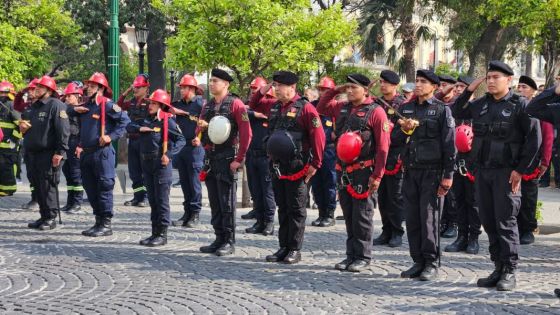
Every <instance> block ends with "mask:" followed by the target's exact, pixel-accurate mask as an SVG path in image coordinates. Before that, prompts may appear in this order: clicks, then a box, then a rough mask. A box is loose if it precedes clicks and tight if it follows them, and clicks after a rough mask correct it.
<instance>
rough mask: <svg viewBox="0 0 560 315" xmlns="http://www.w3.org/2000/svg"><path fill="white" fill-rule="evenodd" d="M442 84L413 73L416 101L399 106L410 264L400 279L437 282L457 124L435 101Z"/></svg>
mask: <svg viewBox="0 0 560 315" xmlns="http://www.w3.org/2000/svg"><path fill="white" fill-rule="evenodd" d="M439 83H440V81H439V78H438V76H437V75H435V74H434V73H433V72H432V71H430V70H418V71H417V72H416V88H415V90H414V93H415V94H416V98H415V99H413V100H412V101H411V102H409V103H405V104H403V105H402V106H401V109H400V113H401V115H403V116H404V117H406V118H405V119H401V120H400V121H399V124H400V131H401V132H400V133H399V140H398V141H400V142H401V143H406V147H405V151H404V165H405V168H406V171H405V177H404V186H403V191H404V205H405V209H406V210H405V211H407V214H406V231H407V235H408V243H409V246H410V256H412V260H413V261H414V265H413V266H412V267H411V268H410V269H408V270H406V271H403V272H402V273H401V277H403V278H416V277H419V278H420V280H422V281H428V280H433V279H435V278H436V277H437V265H436V259H437V258H438V256H439V255H440V250H439V246H438V237H439V235H438V234H439V233H438V232H439V231H438V226H439V219H440V213H439V211H440V210H441V205H442V203H443V197H444V196H445V195H446V193H447V192H448V191H449V189H451V185H452V183H453V171H454V163H455V155H456V149H455V122H454V120H453V117H452V116H451V109H450V108H449V107H447V106H445V104H444V103H442V102H440V101H438V100H437V99H435V98H434V97H433V94H434V91H436V90H437V87H438V85H439Z"/></svg>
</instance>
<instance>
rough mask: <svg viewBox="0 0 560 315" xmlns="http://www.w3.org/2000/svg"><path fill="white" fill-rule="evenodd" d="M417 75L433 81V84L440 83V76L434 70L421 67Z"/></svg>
mask: <svg viewBox="0 0 560 315" xmlns="http://www.w3.org/2000/svg"><path fill="white" fill-rule="evenodd" d="M416 76H417V77H422V78H424V79H426V80H428V81H430V82H432V84H438V85H439V83H440V82H439V77H438V76H437V75H436V74H435V73H434V72H433V71H432V70H425V69H420V70H418V71H416Z"/></svg>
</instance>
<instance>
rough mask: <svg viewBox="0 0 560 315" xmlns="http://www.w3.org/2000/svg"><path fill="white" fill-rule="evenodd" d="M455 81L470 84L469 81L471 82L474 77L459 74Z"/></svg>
mask: <svg viewBox="0 0 560 315" xmlns="http://www.w3.org/2000/svg"><path fill="white" fill-rule="evenodd" d="M457 81H459V82H463V83H465V84H466V85H471V83H473V81H474V79H473V78H471V77H469V76H466V75H460V76H459V77H458V78H457Z"/></svg>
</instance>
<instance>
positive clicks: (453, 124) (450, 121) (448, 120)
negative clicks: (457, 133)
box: [447, 117, 455, 128]
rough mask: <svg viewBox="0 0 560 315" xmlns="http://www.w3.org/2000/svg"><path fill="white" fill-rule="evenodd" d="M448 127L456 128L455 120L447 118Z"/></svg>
mask: <svg viewBox="0 0 560 315" xmlns="http://www.w3.org/2000/svg"><path fill="white" fill-rule="evenodd" d="M447 127H449V128H455V119H453V117H447Z"/></svg>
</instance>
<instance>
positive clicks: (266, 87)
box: [259, 83, 272, 95]
mask: <svg viewBox="0 0 560 315" xmlns="http://www.w3.org/2000/svg"><path fill="white" fill-rule="evenodd" d="M271 88H272V83H269V84H267V85H265V86H263V87H261V88H260V90H259V92H260V93H261V95H266V92H268V91H269V90H270V89H271Z"/></svg>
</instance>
